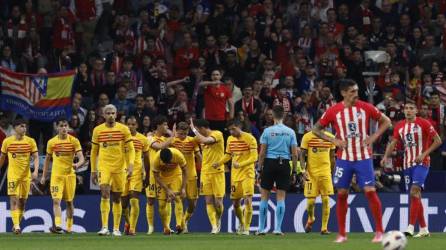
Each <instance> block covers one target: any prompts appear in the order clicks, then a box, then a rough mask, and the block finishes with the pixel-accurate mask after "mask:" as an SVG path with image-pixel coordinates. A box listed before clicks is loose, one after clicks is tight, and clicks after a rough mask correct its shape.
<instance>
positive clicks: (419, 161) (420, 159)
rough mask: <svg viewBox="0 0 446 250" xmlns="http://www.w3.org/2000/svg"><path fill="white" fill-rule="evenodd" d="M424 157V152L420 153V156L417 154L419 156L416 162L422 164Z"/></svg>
mask: <svg viewBox="0 0 446 250" xmlns="http://www.w3.org/2000/svg"><path fill="white" fill-rule="evenodd" d="M424 158H426V156H425V155H424V154H421V155H419V156H417V157H416V158H415V162H416V163H417V164H420V163H422V162H423V160H424Z"/></svg>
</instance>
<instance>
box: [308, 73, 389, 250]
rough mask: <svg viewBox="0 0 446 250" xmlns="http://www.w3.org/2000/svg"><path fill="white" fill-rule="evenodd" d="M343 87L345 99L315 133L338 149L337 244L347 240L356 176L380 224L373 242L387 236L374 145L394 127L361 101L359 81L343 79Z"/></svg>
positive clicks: (341, 88) (317, 126) (329, 111)
mask: <svg viewBox="0 0 446 250" xmlns="http://www.w3.org/2000/svg"><path fill="white" fill-rule="evenodd" d="M339 89H340V91H341V95H342V97H343V101H342V102H340V103H337V104H336V105H334V106H332V107H330V108H328V109H327V111H325V113H324V114H323V115H322V117H321V118H320V120H319V121H318V122H317V123H316V124H315V126H314V128H313V133H314V134H315V135H316V136H318V137H319V138H321V139H323V140H325V141H329V142H331V143H334V144H335V145H336V146H337V148H338V151H337V160H336V170H335V174H334V178H333V182H334V185H335V187H336V188H337V189H338V198H337V199H338V200H337V206H336V215H337V217H338V227H339V235H338V237H337V239H336V240H335V242H336V243H342V242H345V241H346V240H347V235H346V232H345V220H346V214H347V209H348V203H347V198H348V190H349V187H350V183H351V180H352V177H353V174H355V175H356V179H357V181H358V184H359V186H360V187H361V188H363V189H364V192H365V196H366V197H367V200H368V201H369V206H370V210H371V211H372V215H373V218H374V220H375V224H376V228H375V229H376V234H375V237H374V238H373V240H372V242H375V243H378V242H381V240H382V237H383V232H384V229H383V225H382V214H381V213H382V211H381V210H382V209H381V201H380V200H379V197H378V195H377V194H376V189H375V176H374V171H373V159H372V148H371V145H372V144H373V143H374V142H375V141H376V140H377V139H378V138H379V137H380V136H381V135H382V134H383V133H384V131H386V130H387V129H388V128H389V126H390V119H389V118H388V117H387V116H386V115H385V114H382V113H381V112H380V111H379V110H378V109H377V108H376V107H374V106H373V105H371V104H369V103H367V102H363V101H360V100H358V99H359V97H358V84H357V83H356V82H355V81H353V80H343V81H341V82H340V85H339ZM370 120H375V121H378V123H379V127H378V129H377V131H376V132H374V133H373V134H371V135H369V133H370V131H369V130H370ZM329 125H332V126H333V127H334V128H335V130H336V138H332V137H330V136H328V135H327V134H325V132H324V128H325V127H327V126H329Z"/></svg>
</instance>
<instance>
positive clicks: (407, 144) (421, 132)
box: [381, 101, 441, 238]
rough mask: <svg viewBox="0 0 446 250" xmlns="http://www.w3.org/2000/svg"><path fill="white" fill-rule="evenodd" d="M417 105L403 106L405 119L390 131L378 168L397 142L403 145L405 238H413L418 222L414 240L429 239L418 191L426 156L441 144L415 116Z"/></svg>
mask: <svg viewBox="0 0 446 250" xmlns="http://www.w3.org/2000/svg"><path fill="white" fill-rule="evenodd" d="M417 111H418V110H417V106H416V104H415V102H413V101H407V102H406V104H405V105H404V115H405V119H404V120H402V121H400V122H398V123H397V124H396V125H395V128H394V129H393V138H392V141H391V142H390V143H389V145H387V149H386V152H385V153H384V156H383V159H382V160H381V165H383V166H384V165H385V164H386V163H387V162H388V160H389V157H390V155H391V153H392V152H393V150H394V148H395V145H396V144H397V143H398V141H401V142H402V143H403V144H404V164H403V167H404V172H403V173H404V180H405V182H406V191H410V215H409V226H408V227H407V230H406V232H405V234H406V236H413V235H414V230H415V228H414V227H415V224H416V222H417V220H418V222H419V224H420V232H419V233H418V234H417V235H415V237H417V238H418V237H428V236H430V233H429V230H428V229H427V225H426V221H425V220H424V209H423V204H422V203H421V191H422V190H423V188H424V182H425V180H426V177H427V174H428V173H429V165H430V157H429V155H430V153H432V152H433V151H434V150H435V149H436V148H438V147H439V146H440V145H441V138H440V136H439V135H438V133H437V132H436V131H435V128H434V127H433V126H432V124H431V123H430V122H429V121H428V120H426V119H423V118H421V117H417Z"/></svg>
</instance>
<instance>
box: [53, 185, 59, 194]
mask: <svg viewBox="0 0 446 250" xmlns="http://www.w3.org/2000/svg"><path fill="white" fill-rule="evenodd" d="M57 192H59V187H58V186H52V187H51V193H57Z"/></svg>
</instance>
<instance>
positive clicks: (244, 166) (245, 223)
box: [214, 120, 258, 235]
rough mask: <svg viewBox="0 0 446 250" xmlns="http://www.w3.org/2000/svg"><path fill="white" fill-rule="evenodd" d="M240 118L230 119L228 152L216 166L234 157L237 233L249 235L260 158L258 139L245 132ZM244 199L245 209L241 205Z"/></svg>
mask: <svg viewBox="0 0 446 250" xmlns="http://www.w3.org/2000/svg"><path fill="white" fill-rule="evenodd" d="M241 126H242V123H241V122H240V121H239V120H229V121H228V122H227V125H226V127H227V128H228V130H229V133H230V134H231V135H230V136H229V137H228V140H227V141H226V153H225V155H224V157H223V159H221V160H220V162H218V163H214V166H218V165H220V164H224V163H226V162H228V161H230V160H231V159H232V165H231V166H232V168H231V200H232V204H233V206H234V210H235V215H236V216H237V218H238V220H239V223H240V226H239V228H238V229H237V234H243V235H249V228H250V226H251V220H252V212H253V208H252V196H253V195H254V185H255V163H256V161H257V160H258V153H257V141H256V139H255V138H254V136H252V135H251V134H249V133H246V132H243V131H242V129H241ZM242 199H243V204H244V210H242V207H241V200H242Z"/></svg>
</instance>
